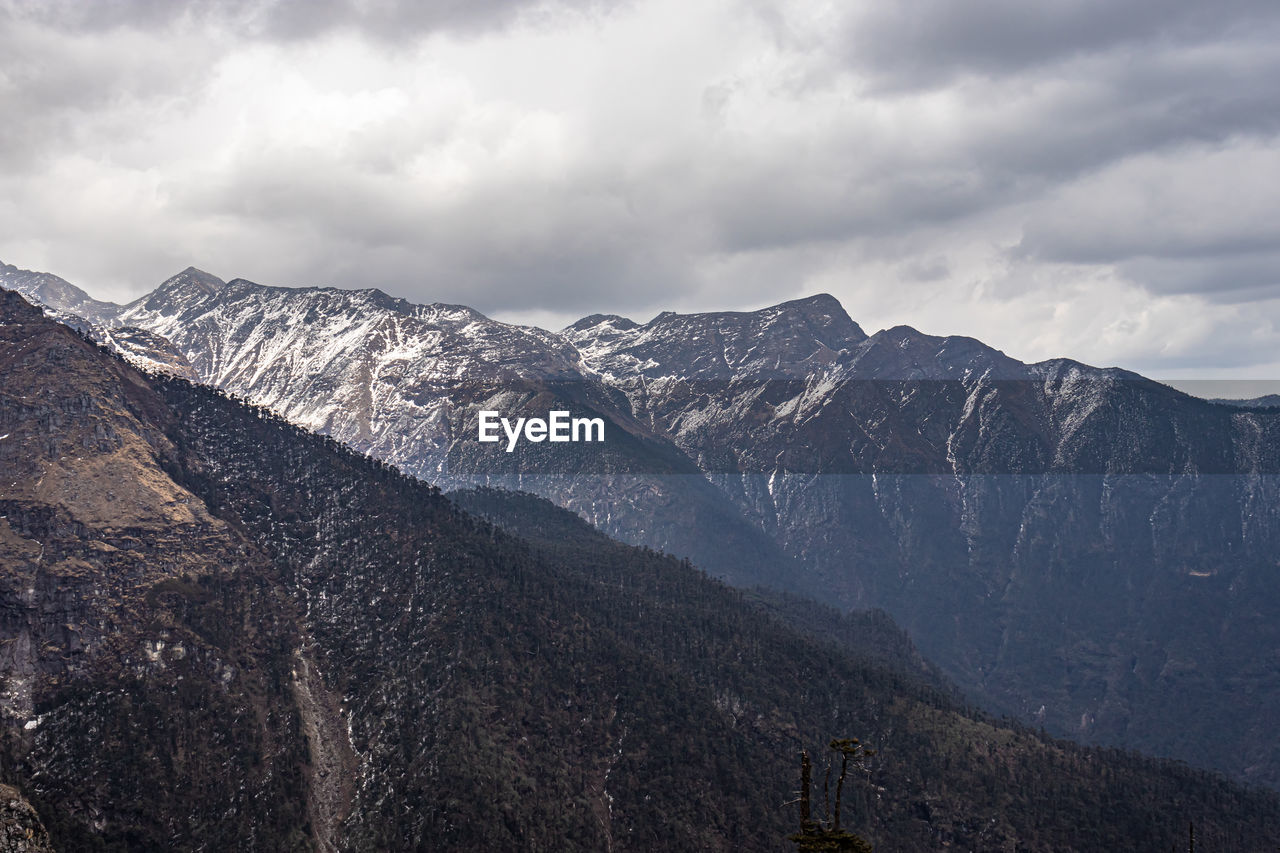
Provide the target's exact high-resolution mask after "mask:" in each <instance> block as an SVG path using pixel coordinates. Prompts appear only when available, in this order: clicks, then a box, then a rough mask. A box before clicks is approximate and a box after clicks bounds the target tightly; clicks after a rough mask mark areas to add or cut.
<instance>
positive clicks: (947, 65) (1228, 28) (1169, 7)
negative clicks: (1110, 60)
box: [842, 0, 1280, 87]
mask: <svg viewBox="0 0 1280 853" xmlns="http://www.w3.org/2000/svg"><path fill="white" fill-rule="evenodd" d="M862 8H863V9H864V10H865V11H864V12H863V13H861V14H858V13H855V14H852V15H850V16H849V17H848V18H847V19H846V24H845V29H844V33H843V40H842V47H843V52H844V58H845V61H846V62H848V63H849V64H850V65H852V66H854V67H856V68H858V69H859V70H860V71H862V72H864V73H866V74H867V75H868V76H869V77H871V78H872V79H873V80H875V81H877V82H878V83H880V84H882V85H888V86H891V87H918V86H937V85H941V84H943V83H946V82H947V81H949V80H951V79H953V78H955V77H956V76H957V75H965V74H980V75H993V76H1002V75H1007V74H1010V73H1014V72H1019V71H1024V70H1027V69H1034V68H1038V67H1042V66H1045V65H1048V64H1053V63H1058V62H1062V61H1064V60H1068V59H1071V58H1073V57H1077V56H1081V55H1086V54H1094V53H1102V52H1106V51H1109V50H1112V49H1114V48H1116V47H1119V46H1124V47H1125V49H1126V50H1127V51H1128V50H1132V49H1133V44H1134V43H1135V42H1136V43H1146V44H1149V45H1151V46H1152V47H1156V48H1159V47H1162V46H1168V45H1171V44H1173V45H1177V44H1183V45H1185V44H1203V43H1209V42H1213V41H1215V40H1218V39H1221V38H1222V37H1224V36H1227V35H1238V34H1240V33H1242V32H1244V33H1255V34H1256V33H1257V32H1258V31H1259V30H1263V29H1265V30H1271V31H1273V32H1274V31H1275V29H1276V28H1277V27H1278V26H1280V7H1277V6H1276V4H1274V3H1271V2H1268V0H1220V2H1215V3H1212V4H1209V3H1203V2H1200V0H1130V2H1122V3H1117V2H1114V0H1042V2H1036V3H1027V2H1022V0H971V2H965V3H956V2H951V0H905V2H896V3H872V4H866V5H865V6H863V7H862Z"/></svg>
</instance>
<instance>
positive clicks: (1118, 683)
mask: <svg viewBox="0 0 1280 853" xmlns="http://www.w3.org/2000/svg"><path fill="white" fill-rule="evenodd" d="M0 285H3V286H5V287H9V288H12V289H16V290H18V291H20V292H22V293H24V294H26V295H28V296H30V297H32V298H34V299H36V300H38V301H40V302H41V303H43V304H44V305H46V306H48V308H49V309H50V310H51V311H53V312H54V315H55V316H57V317H58V319H61V320H63V321H65V322H70V323H72V324H73V325H78V327H79V328H81V329H82V330H84V331H85V332H86V333H88V334H90V335H91V336H93V337H95V338H96V339H97V340H100V341H102V342H103V343H104V344H106V345H109V346H111V347H113V348H115V349H116V350H117V351H118V352H120V353H121V354H122V355H123V356H124V357H125V358H127V359H130V360H132V361H133V362H134V363H136V364H140V365H143V366H147V367H149V368H153V369H155V368H158V369H160V370H163V371H166V372H167V373H169V374H171V375H177V376H187V377H192V376H194V377H195V378H198V379H199V380H200V381H202V382H205V383H208V384H210V385H213V386H215V387H217V388H220V389H222V390H224V391H226V392H227V393H229V394H232V395H233V396H236V397H239V398H243V399H245V400H247V401H250V402H252V403H255V404H258V405H262V406H266V407H268V408H269V409H270V410H271V411H273V412H276V413H278V414H279V415H280V416H281V417H283V418H285V419H286V420H288V421H289V422H291V423H294V424H297V425H299V426H302V427H305V428H307V429H312V430H316V431H319V432H322V433H324V434H327V435H329V436H332V437H333V438H334V439H336V440H338V441H340V442H342V443H343V444H345V445H348V446H350V447H352V448H354V449H356V450H357V451H360V452H362V453H368V454H370V455H372V456H374V457H376V458H377V459H380V460H383V461H385V462H387V463H390V464H392V465H394V466H396V467H397V468H398V469H400V470H401V471H403V472H405V473H407V474H410V475H412V476H414V477H418V478H420V479H423V480H426V481H428V482H432V483H435V484H437V485H439V486H440V487H441V488H444V489H468V488H474V487H489V486H500V487H504V488H508V489H522V490H525V491H528V492H532V493H536V494H538V495H542V496H544V497H546V498H548V499H550V500H551V501H552V502H554V503H555V504H557V505H559V506H561V507H564V508H567V509H570V510H572V511H574V512H575V513H577V514H578V515H580V516H581V517H582V518H583V519H585V520H586V521H588V522H589V523H591V524H593V525H595V526H596V527H598V528H599V529H600V530H601V531H603V532H604V533H606V534H608V535H610V536H613V537H616V538H618V539H621V540H623V541H626V542H629V543H632V544H635V545H642V546H647V547H650V548H654V549H659V550H662V551H665V552H667V553H670V554H675V555H678V556H682V557H688V558H689V559H691V560H692V561H693V562H694V564H696V565H697V566H699V567H701V568H703V569H705V570H706V571H708V572H709V573H711V574H713V575H715V576H717V577H720V578H723V579H725V580H727V581H729V582H731V583H733V584H735V585H739V586H744V587H745V586H753V585H762V586H766V587H770V588H774V589H780V590H785V591H788V592H792V593H796V594H800V595H804V596H808V597H812V598H817V599H819V600H821V601H824V602H826V603H828V604H831V605H834V606H836V607H838V608H841V609H848V608H866V607H876V608H882V609H883V610H885V611H887V612H888V613H889V614H890V615H891V616H892V617H893V619H894V620H896V621H897V622H898V624H900V625H901V626H902V627H903V628H905V629H906V631H907V632H908V633H909V635H910V636H911V638H912V639H913V640H914V642H915V643H916V644H917V645H918V646H919V648H920V650H921V651H922V652H923V654H924V656H925V657H926V658H928V659H929V660H932V661H934V662H936V664H937V665H938V666H939V667H940V668H941V670H942V672H944V673H945V674H946V676H947V677H948V678H950V679H951V680H952V681H954V683H955V684H956V685H958V687H959V688H960V689H961V690H962V691H964V692H965V693H966V694H967V695H971V696H973V697H975V699H977V700H979V701H981V702H982V703H983V704H985V705H986V706H987V707H990V708H993V709H995V710H997V711H999V712H1003V713H1009V714H1013V715H1015V716H1017V717H1019V718H1021V719H1023V720H1024V721H1027V722H1029V723H1031V724H1034V725H1041V726H1043V727H1044V728H1046V729H1047V730H1048V731H1049V732H1051V733H1054V734H1058V735H1066V736H1070V737H1072V738H1075V739H1077V740H1080V741H1083V742H1088V743H1102V744H1110V745H1118V746H1126V747H1132V748H1138V749H1142V750H1144V751H1148V752H1151V753H1154V754H1158V755H1164V756H1170V757H1174V758H1180V759H1183V760H1186V761H1188V762H1191V763H1193V764H1196V765H1199V766H1207V767H1212V768H1217V769H1221V770H1224V771H1226V772H1228V773H1231V774H1233V775H1234V776H1236V777H1237V778H1239V779H1243V780H1248V781H1252V782H1257V783H1262V784H1266V785H1270V786H1277V785H1280V746H1277V745H1276V744H1275V743H1274V739H1273V738H1272V737H1271V733H1273V732H1274V731H1276V730H1277V729H1278V728H1280V711H1277V709H1278V708H1280V658H1277V656H1276V655H1277V653H1276V649H1280V567H1278V566H1277V562H1276V558H1275V554H1276V553H1280V482H1278V481H1277V477H1276V474H1277V473H1278V472H1280V412H1277V411H1275V410H1272V409H1268V408H1265V407H1264V408H1249V407H1237V406H1230V405H1223V404H1219V403H1215V402H1210V401H1206V400H1201V399H1198V398H1195V397H1191V396H1189V395H1186V394H1183V393H1181V392H1178V391H1176V390H1174V389H1172V388H1169V387H1167V386H1164V385H1161V384H1159V383H1156V382H1152V381H1150V380H1147V379H1145V378H1143V377H1141V376H1139V375H1137V374H1134V373H1131V372H1128V371H1124V370H1119V369H1114V368H1110V369H1100V368H1094V367H1089V366H1087V365H1083V364H1079V363H1077V362H1073V361H1070V360H1065V359H1056V360H1051V361H1046V362H1041V363H1037V364H1024V363H1021V362H1019V361H1017V360H1015V359H1012V358H1009V357H1008V356H1006V355H1004V354H1003V353H1001V352H999V351H997V350H995V349H993V348H991V347H988V346H986V345H984V344H982V343H981V342H979V341H976V340H974V339H971V338H964V337H935V336H930V335H926V334H922V333H920V332H918V331H916V330H914V329H911V328H909V327H896V328H892V329H887V330H884V331H880V332H877V333H875V334H871V335H868V334H867V333H866V332H864V331H863V330H862V329H861V328H860V327H859V326H858V325H857V324H856V323H855V322H854V321H853V320H852V319H851V318H850V317H849V316H848V314H847V313H846V312H845V311H844V309H843V307H842V306H841V305H840V304H839V303H838V302H837V301H836V300H834V299H833V298H831V297H829V296H815V297H810V298H807V299H801V300H796V301H791V302H786V303H782V304H780V305H777V306H774V307H772V308H767V309H764V310H761V311H756V312H720V313H709V314H694V315H680V314H673V313H664V314H660V315H659V316H657V317H656V318H654V319H653V320H651V321H650V322H648V323H643V324H641V323H636V322H633V321H631V320H628V319H626V318H623V317H618V316H613V315H594V316H591V317H586V318H583V319H582V320H580V321H578V322H577V323H574V324H572V325H571V326H569V327H568V328H566V329H564V330H562V331H560V332H558V333H553V332H548V331H545V330H541V329H536V328H531V327H521V326H513V325H509V324H504V323H500V322H497V321H494V320H491V319H489V318H487V317H484V316H483V315H481V314H480V313H478V312H476V311H474V310H472V309H469V308H466V307H463V306H450V305H413V304H410V303H408V302H406V301H404V300H401V299H396V298H393V297H390V296H388V295H386V294H384V293H381V292H380V291H376V290H342V289H336V288H301V289H290V288H273V287H265V286H262V285H257V284H254V283H251V282H248V281H244V280H233V281H231V282H223V281H222V280H220V279H218V278H216V277H214V276H211V275H209V274H207V273H203V272H201V271H198V270H194V269H188V270H186V271H184V272H183V273H180V274H179V275H177V276H175V277H173V278H171V279H169V280H168V281H166V282H164V283H163V284H162V285H161V286H160V287H158V288H157V289H156V290H155V291H153V292H152V293H150V294H148V295H147V296H144V297H142V298H140V299H138V300H136V301H135V302H132V303H130V304H129V305H125V306H116V305H112V304H110V303H103V302H100V301H96V300H93V299H92V298H90V297H89V296H88V295H87V294H85V293H84V292H83V291H81V290H79V289H78V288H75V287H74V286H72V285H70V284H69V283H67V282H65V281H62V280H61V279H57V278H56V277H55V276H50V275H48V274H41V273H28V272H25V271H21V270H17V269H16V268H13V267H7V266H6V267H3V268H0ZM553 408H562V409H566V410H570V411H572V412H574V413H575V414H581V415H591V416H600V417H602V418H604V419H605V421H606V422H607V435H608V440H606V441H605V442H604V443H603V444H600V445H581V446H574V449H573V453H571V454H570V453H564V452H560V449H559V448H556V447H553V446H551V445H549V444H540V445H530V444H527V445H522V446H521V447H520V448H517V450H516V452H513V453H506V452H504V450H503V448H501V447H499V446H497V445H485V444H481V443H480V442H478V441H477V440H476V430H477V413H478V412H479V411H480V410H482V409H490V410H499V411H502V412H504V413H505V414H509V415H512V416H516V415H534V414H545V413H546V412H547V411H548V410H550V409H553Z"/></svg>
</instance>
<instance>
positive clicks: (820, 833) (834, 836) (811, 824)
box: [787, 738, 875, 853]
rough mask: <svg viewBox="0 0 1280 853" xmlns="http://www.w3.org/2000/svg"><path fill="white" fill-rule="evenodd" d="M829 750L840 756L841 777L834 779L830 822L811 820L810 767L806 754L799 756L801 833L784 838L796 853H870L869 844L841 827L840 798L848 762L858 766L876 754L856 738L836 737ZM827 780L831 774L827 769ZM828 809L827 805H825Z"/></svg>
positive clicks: (847, 770)
mask: <svg viewBox="0 0 1280 853" xmlns="http://www.w3.org/2000/svg"><path fill="white" fill-rule="evenodd" d="M830 747H831V749H832V750H834V751H835V752H838V753H840V777H839V778H838V779H837V780H836V803H835V808H834V809H830V816H831V820H830V821H829V822H826V823H824V822H823V821H818V820H814V819H813V809H812V795H811V789H812V775H813V767H812V765H811V764H810V763H809V753H808V752H801V753H800V799H799V803H800V831H799V832H797V833H794V834H792V835H788V836H787V838H788V839H790V840H791V841H793V842H795V845H796V850H798V851H799V853H817V851H839V853H871V845H870V844H868V843H867V842H866V840H865V839H863V838H862V837H860V836H857V835H854V834H853V833H852V832H849V831H848V830H845V829H842V828H841V827H840V807H841V798H842V797H843V795H844V781H845V778H846V777H847V776H848V775H849V762H850V761H851V760H852V761H854V762H855V763H856V764H857V765H858V766H861V765H862V762H863V760H864V759H866V758H869V757H871V756H872V755H875V751H874V750H870V749H867V748H866V747H864V746H863V745H862V743H861V742H860V741H859V740H858V739H857V738H838V739H836V740H833V741H831V743H830ZM827 778H828V779H830V778H831V777H830V771H829V770H828V776H827ZM827 805H828V806H830V803H829V802H828V804H827Z"/></svg>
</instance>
